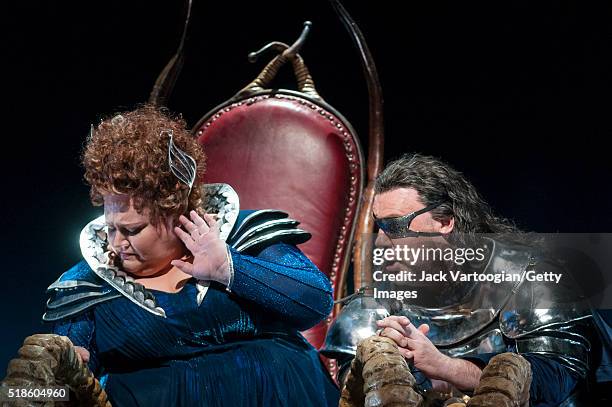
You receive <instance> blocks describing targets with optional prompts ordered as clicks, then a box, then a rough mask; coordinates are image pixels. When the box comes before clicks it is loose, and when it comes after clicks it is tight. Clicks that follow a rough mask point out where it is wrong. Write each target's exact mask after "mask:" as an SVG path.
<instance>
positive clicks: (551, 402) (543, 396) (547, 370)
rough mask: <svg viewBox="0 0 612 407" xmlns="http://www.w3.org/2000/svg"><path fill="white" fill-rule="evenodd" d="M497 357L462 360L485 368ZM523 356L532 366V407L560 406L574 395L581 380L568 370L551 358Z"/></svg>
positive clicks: (485, 354) (486, 354)
mask: <svg viewBox="0 0 612 407" xmlns="http://www.w3.org/2000/svg"><path fill="white" fill-rule="evenodd" d="M495 355H496V353H484V354H480V355H474V356H470V357H464V358H462V359H465V360H469V361H470V362H472V363H475V364H476V365H478V366H479V367H481V368H483V367H484V366H486V365H487V363H489V360H491V358H492V357H493V356H495ZM522 356H523V357H524V358H525V359H527V361H528V362H529V364H531V372H532V381H531V387H530V389H529V401H530V406H532V407H553V406H558V405H559V404H560V403H561V402H562V401H563V400H565V399H566V398H568V397H569V396H570V394H572V392H573V391H574V388H575V387H576V385H577V384H578V380H579V379H578V377H576V376H575V375H574V374H573V373H572V372H571V371H570V370H569V369H568V368H566V367H564V366H563V365H562V364H561V363H559V362H557V361H555V360H554V359H551V358H547V357H543V356H539V355H534V354H528V353H526V354H522Z"/></svg>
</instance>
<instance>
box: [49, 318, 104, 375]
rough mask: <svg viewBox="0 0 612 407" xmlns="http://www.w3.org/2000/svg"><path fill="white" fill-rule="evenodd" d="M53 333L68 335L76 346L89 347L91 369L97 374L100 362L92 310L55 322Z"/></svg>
mask: <svg viewBox="0 0 612 407" xmlns="http://www.w3.org/2000/svg"><path fill="white" fill-rule="evenodd" d="M53 333H54V334H57V335H62V336H67V337H68V338H69V339H70V340H71V341H72V343H73V345H74V346H81V347H83V348H85V349H87V350H88V351H89V363H88V366H89V370H91V371H92V372H93V373H94V375H96V376H97V374H98V371H97V370H98V367H99V363H98V357H97V354H96V349H95V344H94V343H93V342H94V341H93V336H94V321H93V316H92V315H91V312H87V313H85V314H82V315H80V316H77V317H75V318H72V319H69V320H66V321H60V322H57V323H55V324H54V325H53Z"/></svg>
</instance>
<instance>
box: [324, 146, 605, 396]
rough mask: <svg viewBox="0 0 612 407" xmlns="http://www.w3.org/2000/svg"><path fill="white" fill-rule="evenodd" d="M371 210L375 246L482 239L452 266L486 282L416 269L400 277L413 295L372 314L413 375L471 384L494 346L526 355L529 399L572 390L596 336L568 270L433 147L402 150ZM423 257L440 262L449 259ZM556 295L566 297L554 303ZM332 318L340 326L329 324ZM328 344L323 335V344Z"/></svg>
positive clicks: (381, 180) (446, 246) (440, 246)
mask: <svg viewBox="0 0 612 407" xmlns="http://www.w3.org/2000/svg"><path fill="white" fill-rule="evenodd" d="M373 216H374V218H375V219H376V223H377V225H378V226H379V228H380V230H379V234H378V237H377V240H376V245H377V247H378V248H393V247H399V246H402V245H404V246H410V247H412V248H415V247H416V248H417V249H418V248H419V247H420V248H421V249H422V250H423V252H425V251H426V250H427V248H434V249H435V250H440V253H441V252H442V251H443V250H453V249H455V250H456V248H457V247H463V248H464V247H465V246H466V245H467V246H474V247H476V246H477V248H480V249H482V252H481V254H482V256H481V258H479V259H477V261H472V262H471V263H470V264H469V265H468V264H465V265H464V266H463V267H461V271H460V273H459V274H454V276H455V277H457V276H459V275H466V274H468V272H470V273H472V274H473V277H474V280H476V281H485V282H474V281H468V282H465V281H452V280H451V281H446V280H444V278H439V279H438V280H443V281H439V283H436V284H434V283H432V282H429V283H428V282H423V280H426V281H431V280H432V279H433V277H429V276H430V275H433V272H434V271H435V270H434V269H433V268H431V269H430V270H427V271H422V275H421V277H420V279H419V278H416V277H415V278H414V279H413V280H411V281H414V282H407V283H406V282H405V283H401V284H403V285H404V286H410V287H413V288H414V287H416V288H417V291H418V292H419V296H418V297H417V298H414V297H413V298H412V299H404V300H403V301H401V302H400V303H398V302H396V303H395V305H393V304H392V305H391V313H392V314H394V315H393V316H389V317H387V318H385V319H383V320H380V321H378V322H377V325H378V328H379V330H378V334H379V335H382V336H386V337H388V338H390V339H392V340H394V341H395V342H396V343H397V345H398V346H399V348H400V352H401V353H402V355H404V357H405V358H406V359H407V360H408V361H409V363H410V365H411V368H412V370H413V373H414V374H415V376H416V377H417V382H418V381H419V379H418V377H422V376H424V377H425V378H424V381H421V387H422V389H428V388H432V387H433V388H434V389H445V388H448V386H449V385H452V386H454V387H455V388H457V389H460V390H462V391H465V392H470V391H472V390H474V388H475V387H476V386H477V385H478V383H479V380H480V376H481V372H482V369H483V367H484V366H486V364H487V363H488V361H489V360H490V359H491V358H492V357H493V356H495V355H496V354H499V353H503V352H516V353H521V354H522V355H523V356H524V357H525V358H526V359H527V360H528V361H529V363H530V364H531V369H532V373H533V381H532V384H531V388H530V402H531V405H532V406H555V405H559V404H560V403H562V402H563V401H564V400H566V399H568V397H575V398H577V396H576V393H577V392H576V390H577V389H578V388H579V386H580V385H581V384H582V383H583V382H584V379H585V378H586V377H587V376H588V375H589V374H590V372H591V371H592V369H591V368H592V366H591V364H590V362H591V359H592V357H591V356H592V355H590V353H593V351H594V349H595V348H596V347H597V346H599V345H598V341H599V340H598V337H597V335H596V332H595V330H594V329H593V324H592V321H591V315H590V311H589V309H588V306H585V305H584V304H583V303H580V302H578V301H577V300H575V299H576V298H577V296H576V294H575V292H576V285H575V284H574V282H573V280H572V278H571V276H570V275H569V273H565V270H563V269H562V268H561V266H560V265H559V264H558V263H556V262H554V261H552V260H551V259H548V258H546V257H545V256H543V255H542V254H541V251H540V250H538V249H537V248H536V246H533V245H526V244H525V242H526V238H525V235H524V234H520V233H519V231H518V230H517V229H516V228H515V227H514V226H513V225H512V224H511V223H510V222H509V221H507V220H506V219H503V218H500V217H497V216H495V215H494V214H493V212H492V210H491V208H490V206H489V205H488V204H487V203H486V202H485V201H484V200H483V199H482V198H481V197H480V195H479V194H478V192H477V191H476V190H475V188H474V186H473V185H472V184H471V183H470V182H469V181H467V180H466V179H465V178H464V176H463V175H462V174H461V173H459V172H457V171H455V170H454V169H452V168H451V167H449V166H448V165H447V164H445V163H443V162H441V161H439V160H437V159H435V158H433V157H428V156H423V155H418V154H413V155H405V156H403V157H402V158H400V159H398V160H396V161H393V162H391V163H390V164H389V165H388V166H387V167H386V168H385V169H384V170H383V172H382V173H381V174H380V175H379V177H378V178H377V180H376V184H375V198H374V205H373ZM466 242H468V243H466ZM435 250H434V252H435ZM396 253H401V252H399V251H398V252H396ZM461 253H464V252H463V251H462V252H461ZM419 259H420V260H422V257H420V258H419ZM387 260H389V259H388V258H387ZM436 261H437V262H436ZM424 263H428V264H430V265H432V264H434V265H435V267H438V266H440V267H442V266H443V265H444V263H445V261H441V260H440V259H436V260H434V261H430V262H428V261H425V262H424ZM446 263H448V262H446ZM414 264H415V262H414V261H413V262H410V261H406V259H405V258H404V259H393V260H391V261H387V263H386V267H385V271H386V272H387V274H388V273H395V272H399V271H400V270H403V271H404V272H407V271H414V272H415V273H414V275H415V276H416V275H417V273H416V272H417V269H415V268H414V267H412V269H411V265H412V266H414ZM422 264H423V263H421V264H418V263H417V266H420V265H422ZM439 273H440V276H444V275H453V274H452V273H457V272H450V273H449V270H448V269H446V270H444V271H440V272H439ZM527 274H529V275H543V276H553V275H554V276H562V277H559V278H558V280H556V281H557V283H542V282H539V281H527V279H526V278H525V276H526V275H527ZM517 276H518V277H517ZM375 280H376V279H375ZM449 280H450V279H449ZM375 285H376V283H375ZM386 288H389V287H388V286H387V287H386ZM396 288H397V287H396ZM553 300H554V301H558V302H560V303H562V304H563V306H560V307H559V308H555V304H554V301H553ZM543 304H546V305H543ZM551 304H552V305H551ZM388 308H389V307H388ZM338 320H341V317H339V318H338ZM334 328H335V329H340V330H341V329H342V327H340V326H338V327H337V328H336V327H332V329H330V331H333V330H334ZM333 337H340V336H338V335H337V334H335V333H334V332H330V334H329V335H328V338H333ZM326 348H330V346H329V344H327V343H326V347H325V348H324V349H323V353H324V354H325V350H326ZM344 365H345V366H346V362H345V363H344ZM572 405H577V404H572Z"/></svg>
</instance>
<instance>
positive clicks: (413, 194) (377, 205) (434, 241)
mask: <svg viewBox="0 0 612 407" xmlns="http://www.w3.org/2000/svg"><path fill="white" fill-rule="evenodd" d="M425 206H426V205H425V204H424V203H423V202H422V201H421V197H420V196H419V193H418V192H417V191H416V190H415V189H414V188H397V189H393V190H391V191H387V192H383V193H381V194H377V195H375V196H374V204H373V207H372V213H373V215H374V217H376V218H378V219H380V218H390V217H398V216H404V215H407V214H409V213H411V212H415V211H418V210H420V209H423V208H424V207H425ZM453 226H454V221H453V219H452V218H451V219H449V220H448V221H447V222H440V221H437V220H435V219H434V218H433V217H432V215H431V212H425V213H422V214H420V215H418V216H417V217H415V218H414V219H413V220H412V222H411V223H410V230H411V231H414V232H433V233H441V234H448V233H450V232H451V231H452V230H453ZM423 244H425V245H426V246H431V245H444V244H445V240H444V239H443V238H442V237H433V238H432V237H427V238H425V237H405V238H400V239H393V240H391V239H389V238H388V237H387V236H386V235H385V233H384V232H383V231H382V230H379V231H378V235H377V237H376V246H377V247H392V246H396V245H400V246H404V245H406V246H409V247H419V246H421V245H423ZM385 269H386V270H387V271H391V272H393V271H400V270H405V269H406V266H405V265H403V264H401V263H399V262H395V263H392V264H389V265H387V267H386V268H385Z"/></svg>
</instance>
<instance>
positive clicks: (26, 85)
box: [0, 0, 612, 377]
mask: <svg viewBox="0 0 612 407" xmlns="http://www.w3.org/2000/svg"><path fill="white" fill-rule="evenodd" d="M195 3H196V4H195V5H194V10H193V13H194V24H193V30H192V32H191V35H190V40H189V43H188V49H187V60H186V65H185V68H184V71H183V73H182V75H181V77H180V78H179V81H178V83H177V87H176V89H175V92H174V94H173V96H172V98H171V99H170V101H169V107H170V108H171V109H172V110H175V111H178V112H182V113H183V114H184V116H185V118H186V119H187V121H188V122H189V123H190V124H194V123H195V122H196V121H197V120H198V119H199V117H200V116H201V115H203V114H204V113H205V112H207V111H208V110H209V109H210V108H212V107H214V106H215V105H217V104H218V103H220V102H222V101H224V100H226V99H227V98H229V97H230V96H232V95H233V94H234V93H235V92H236V91H238V90H239V89H241V88H242V87H243V86H244V85H245V84H246V83H248V82H249V81H250V80H251V79H252V78H253V77H254V76H255V75H256V74H257V73H258V72H259V70H260V69H261V68H262V67H263V64H264V63H265V60H267V57H265V58H264V59H263V60H262V61H260V62H259V63H257V64H254V65H252V64H249V63H248V62H247V59H246V55H247V54H248V52H250V51H253V50H256V49H258V48H259V47H261V46H262V45H264V44H265V43H267V42H268V41H272V40H280V41H284V42H289V43H291V42H293V41H294V39H295V38H297V35H298V34H299V32H300V31H301V28H302V22H303V21H304V20H307V19H308V20H312V21H313V23H314V25H313V30H312V33H311V36H310V38H309V39H308V41H307V43H306V45H305V47H304V49H303V50H302V55H303V56H304V58H305V59H306V62H307V63H308V65H309V67H310V70H311V73H312V74H313V77H314V79H315V81H316V83H317V86H318V89H319V91H320V93H321V95H322V96H323V97H324V98H325V99H326V100H327V101H328V102H329V103H330V104H331V105H333V106H335V107H336V108H337V109H338V110H339V111H341V112H342V113H343V114H344V115H345V116H346V117H347V118H348V120H349V121H351V122H352V123H353V125H354V126H355V128H356V129H357V131H358V132H359V133H360V135H361V137H362V140H365V139H367V137H366V132H367V112H368V110H367V92H366V87H365V82H364V79H363V76H362V71H361V67H360V62H359V58H358V55H357V52H356V50H355V48H354V46H353V44H352V42H351V40H350V38H349V36H348V34H347V32H346V31H345V29H344V27H343V26H342V25H341V23H340V21H339V20H338V19H337V18H336V16H335V14H334V13H333V10H332V9H331V7H330V6H329V4H328V3H327V2H326V1H324V0H318V1H308V2H306V1H300V2H298V1H295V2H289V1H283V2H281V1H262V2H244V3H241V2H229V1H226V2H204V1H197V0H196V1H195ZM345 3H346V4H345V5H346V6H347V8H348V9H349V11H350V12H351V13H352V14H353V17H354V18H355V19H356V20H357V22H358V23H359V25H360V27H361V28H362V30H363V32H364V34H365V35H366V38H367V40H368V43H369V46H370V48H371V50H372V52H373V54H374V57H375V59H376V62H377V64H378V69H379V73H380V77H381V81H382V86H383V94H384V97H385V115H386V150H385V157H386V159H387V160H388V159H390V158H392V157H397V156H398V155H400V154H401V153H402V152H406V151H420V152H423V153H427V154H433V155H437V156H440V157H442V158H444V159H445V160H447V161H449V162H451V163H452V164H453V165H454V166H456V167H457V168H458V169H460V170H462V171H463V172H464V173H465V174H466V175H467V176H468V177H469V178H470V179H471V180H472V181H473V182H474V184H475V185H476V186H477V188H478V189H479V190H480V191H481V192H482V194H483V195H484V196H485V198H486V199H487V200H488V201H490V202H491V204H492V205H493V207H494V208H495V210H496V211H497V212H498V213H500V214H503V215H504V216H507V217H509V218H512V219H514V220H515V221H516V222H517V224H518V225H519V226H520V227H522V228H524V229H527V230H534V231H541V232H555V231H561V232H612V212H611V208H610V198H611V196H612V193H611V192H610V185H609V184H610V182H609V180H610V178H611V176H612V164H611V163H610V159H609V155H610V154H609V152H608V147H607V146H608V144H609V143H608V138H609V137H610V135H611V129H610V122H609V112H610V94H611V91H612V89H611V87H610V78H611V76H612V69H611V68H612V67H611V64H610V62H611V59H610V54H612V46H611V45H612V44H611V42H612V32H611V31H612V30H611V28H612V23H611V22H612V15H611V13H610V3H609V2H604V1H601V2H592V1H573V2H557V1H553V2H539V1H538V2H536V1H524V0H521V1H517V2H488V1H478V2H469V4H466V3H467V2H441V1H410V2H398V1H391V0H379V1H376V2H374V1H367V2H365V1H364V2H361V3H360V4H350V3H356V2H349V1H345ZM400 4H401V6H400ZM3 7H5V8H6V7H7V6H3ZM14 7H15V6H14ZM16 7H17V8H16V9H12V10H5V11H4V12H3V13H2V17H3V19H5V20H6V21H5V22H4V24H3V26H4V28H5V29H7V33H6V34H5V35H4V39H5V44H6V45H8V49H7V50H6V51H3V61H2V66H3V72H4V78H3V79H4V84H3V88H4V89H7V88H8V92H4V95H3V96H4V101H5V103H6V106H5V108H4V109H3V120H2V123H3V125H2V136H3V137H2V138H3V147H2V150H3V158H2V160H1V162H2V166H3V169H2V173H3V183H2V187H3V189H2V199H1V202H2V216H1V222H2V231H3V232H2V248H3V252H2V254H3V259H4V267H3V270H4V271H3V273H2V277H3V278H2V289H1V296H0V298H1V303H0V310H1V312H2V320H1V321H2V329H1V331H2V339H1V342H0V347H1V349H0V377H3V376H4V369H5V367H6V364H7V362H8V360H9V359H10V358H12V357H13V356H14V355H15V353H16V351H17V349H18V347H19V346H20V343H21V341H22V340H23V338H24V337H25V336H27V335H29V334H31V333H35V332H42V331H44V330H45V329H47V328H46V327H44V326H43V325H42V324H41V323H40V322H39V321H40V316H41V315H42V312H43V308H44V302H45V295H44V291H45V288H46V287H47V286H48V285H49V284H50V283H51V282H52V281H53V280H55V279H56V278H57V277H58V276H59V274H60V273H61V272H62V271H64V270H65V269H67V268H68V267H70V266H71V265H72V264H74V263H75V262H77V261H78V260H79V257H80V255H79V248H78V234H79V232H80V229H81V228H82V226H83V225H84V224H85V223H86V222H87V221H89V220H90V219H91V218H93V217H94V216H96V215H97V214H98V213H100V208H92V207H91V206H90V204H89V201H88V189H87V187H86V186H85V184H84V182H83V181H82V170H81V168H80V166H79V159H78V157H79V151H80V149H81V146H82V142H83V140H84V138H85V137H86V135H87V132H88V129H89V125H90V123H92V122H94V121H97V120H99V118H100V115H102V114H108V113H111V112H114V111H117V110H120V109H129V108H131V107H133V106H134V105H135V104H137V103H140V102H143V101H145V100H146V98H147V97H148V93H149V91H150V89H151V86H152V85H153V83H154V81H155V78H156V76H157V74H158V73H159V71H160V70H161V69H162V68H163V66H164V65H165V64H166V62H167V60H168V59H169V57H170V56H171V55H172V54H173V53H174V50H175V47H176V45H177V42H178V38H179V34H180V31H181V29H182V28H181V27H182V19H183V3H182V2H181V1H174V2H169V1H166V2H163V4H162V2H159V3H156V2H147V1H131V2H130V1H125V0H124V1H117V0H112V1H109V0H107V1H103V2H102V1H97V2H59V1H56V2H53V1H29V2H23V4H21V5H19V6H16ZM278 83H279V85H281V86H282V87H291V88H294V86H293V80H292V76H291V75H290V74H287V73H285V74H284V75H282V77H281V81H279V82H278ZM313 193H316V191H313Z"/></svg>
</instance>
